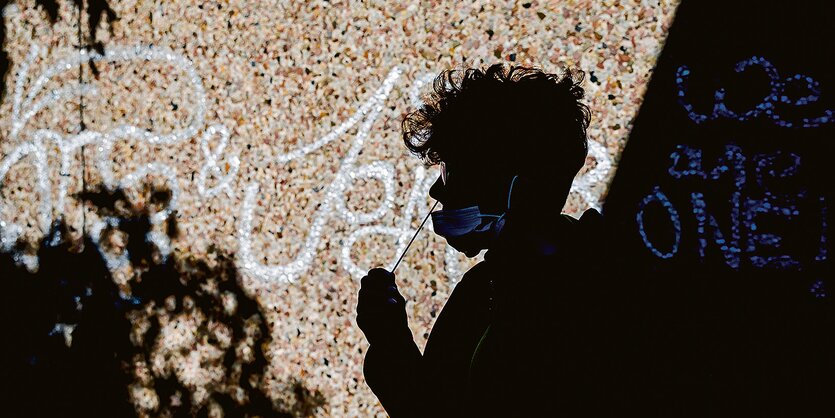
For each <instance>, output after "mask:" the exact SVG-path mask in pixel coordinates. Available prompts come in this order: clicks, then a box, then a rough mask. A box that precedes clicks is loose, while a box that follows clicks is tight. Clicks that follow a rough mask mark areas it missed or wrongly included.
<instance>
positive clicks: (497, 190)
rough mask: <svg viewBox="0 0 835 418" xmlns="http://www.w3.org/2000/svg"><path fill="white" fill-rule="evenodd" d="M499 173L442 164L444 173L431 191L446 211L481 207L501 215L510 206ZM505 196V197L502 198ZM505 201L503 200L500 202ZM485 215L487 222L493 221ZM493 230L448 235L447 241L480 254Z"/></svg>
mask: <svg viewBox="0 0 835 418" xmlns="http://www.w3.org/2000/svg"><path fill="white" fill-rule="evenodd" d="M500 183H501V182H499V181H497V180H496V178H495V176H489V175H473V170H468V171H464V170H461V169H459V170H458V171H455V173H454V174H452V172H451V171H450V170H449V166H448V165H446V164H443V165H442V168H441V175H439V176H438V179H437V180H436V181H435V183H434V184H433V185H432V187H431V188H430V190H429V196H430V197H432V198H434V199H435V200H437V201H438V202H439V203H441V205H442V210H443V211H450V210H455V209H462V208H467V207H472V206H477V207H479V209H480V212H481V213H482V214H497V215H498V214H501V213H502V212H504V211H505V208H506V193H507V190H505V187H504V186H502V185H501V184H500ZM499 197H501V199H499ZM499 200H502V202H498V201H499ZM490 220H492V219H490V218H484V219H483V221H490ZM488 235H490V231H489V230H488V231H485V232H478V233H468V234H464V235H461V236H445V238H446V240H447V243H448V244H449V245H450V246H452V247H453V248H455V249H456V250H458V251H460V252H462V253H464V254H465V255H466V256H467V257H470V258H472V257H475V256H477V255H478V254H479V253H480V252H481V250H483V249H485V243H486V242H487V241H489V239H487V240H485V238H486V236H488Z"/></svg>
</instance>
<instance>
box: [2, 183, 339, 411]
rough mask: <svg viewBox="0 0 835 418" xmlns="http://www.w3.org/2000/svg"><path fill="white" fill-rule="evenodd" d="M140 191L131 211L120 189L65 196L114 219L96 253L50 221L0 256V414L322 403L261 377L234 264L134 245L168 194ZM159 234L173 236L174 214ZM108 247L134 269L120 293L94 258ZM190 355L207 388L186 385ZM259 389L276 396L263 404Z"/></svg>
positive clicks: (294, 385)
mask: <svg viewBox="0 0 835 418" xmlns="http://www.w3.org/2000/svg"><path fill="white" fill-rule="evenodd" d="M144 195H145V197H146V199H143V201H145V202H148V204H147V206H145V207H142V208H140V207H135V206H133V205H132V204H131V203H130V202H129V201H128V199H127V198H126V196H125V194H124V193H123V192H122V191H121V190H115V191H112V192H111V191H106V190H98V191H92V192H86V193H80V194H78V195H76V196H75V197H76V198H77V199H79V200H82V201H84V202H86V203H87V204H90V205H91V206H92V207H93V208H94V209H95V211H96V212H97V213H98V214H99V215H100V216H110V217H113V218H115V219H117V222H115V226H113V227H109V228H108V229H106V230H104V231H103V232H102V234H101V239H100V245H101V246H100V247H97V246H96V245H95V244H94V242H93V241H92V239H91V238H90V237H89V236H88V235H85V236H84V237H83V239H82V240H81V242H71V241H70V240H68V239H67V238H66V237H68V236H69V235H70V234H69V233H68V232H69V231H68V230H67V226H66V225H65V224H63V223H56V224H55V225H54V227H53V228H52V231H51V233H50V234H49V235H47V236H46V237H45V238H44V240H43V241H42V242H41V243H40V245H39V246H37V248H35V246H34V245H31V244H27V243H24V242H18V244H17V248H15V249H14V251H12V252H11V253H0V271H2V272H3V274H2V276H3V282H2V285H3V287H4V288H3V290H2V292H0V293H2V296H0V297H1V298H2V302H1V303H0V304H1V305H2V309H3V315H2V323H0V329H2V330H3V337H4V338H3V339H4V341H5V343H4V345H5V346H6V354H5V355H3V356H2V362H3V365H2V369H3V370H4V384H6V386H7V387H8V389H6V390H3V391H0V392H2V395H0V396H2V397H3V399H2V406H0V408H2V409H3V413H4V415H6V414H8V416H30V417H34V416H38V417H40V416H49V417H53V416H85V417H93V416H107V417H117V416H118V417H127V416H137V415H152V416H170V417H192V416H197V417H203V416H218V414H217V413H218V412H221V411H222V413H223V416H224V417H256V416H270V417H275V416H278V417H307V416H313V415H314V414H315V413H316V412H317V411H318V410H319V408H320V407H321V406H323V405H324V403H325V399H324V397H323V395H322V394H321V393H319V392H318V391H310V390H308V389H307V388H306V387H305V386H304V385H303V384H302V382H301V381H299V380H297V379H295V380H292V381H290V382H283V383H282V382H276V381H273V380H272V379H270V378H269V377H268V376H265V370H266V367H267V365H268V364H269V361H268V359H267V357H266V356H265V350H266V349H267V347H268V346H269V344H270V342H271V341H272V339H271V337H270V332H269V328H268V326H267V323H266V320H265V318H264V315H263V312H262V311H261V309H260V307H259V305H258V303H257V301H256V300H255V299H254V298H252V297H250V296H248V295H247V294H246V292H245V291H244V289H243V288H242V287H241V284H240V282H241V276H240V274H239V272H238V270H237V269H236V267H235V265H234V262H233V258H232V257H231V256H230V255H226V254H222V253H219V252H217V251H216V250H210V254H209V259H207V260H201V259H195V258H193V257H183V258H181V257H179V256H178V255H177V254H176V253H172V254H171V255H170V256H168V257H162V256H161V255H160V253H159V251H158V250H157V248H156V247H155V246H154V245H153V244H151V243H150V242H148V241H146V238H145V237H146V234H147V233H148V232H149V231H150V228H151V223H150V219H149V210H148V208H150V207H154V206H156V205H163V206H164V205H165V204H166V203H167V201H168V199H169V198H170V192H168V191H166V190H151V189H149V188H146V190H145V192H144ZM166 229H167V233H168V235H169V236H170V237H172V238H174V237H176V235H177V226H176V223H175V219H174V217H173V215H172V217H171V218H169V219H168V221H167V225H166ZM112 246H116V247H122V248H124V249H126V250H127V251H128V260H129V262H130V266H131V267H132V270H133V274H132V277H131V278H130V279H129V280H128V281H127V283H126V284H124V285H121V286H120V285H119V284H117V282H116V281H114V278H113V276H112V275H111V272H110V270H108V268H107V264H106V260H105V258H103V255H102V251H108V252H113V251H114V248H112ZM115 251H116V252H118V251H119V249H118V248H117V249H115ZM26 253H29V254H32V253H36V255H37V257H38V260H39V261H38V264H39V268H38V270H37V272H34V273H32V272H30V271H29V270H27V269H26V267H23V266H22V263H20V262H19V261H20V257H21V255H22V254H26ZM163 329H166V331H165V332H162V330H163ZM166 334H171V335H174V337H173V338H172V337H171V336H170V335H166ZM178 338H179V340H178ZM194 356H197V357H199V358H200V360H199V368H200V370H201V373H207V375H208V376H209V377H208V378H207V379H206V380H208V383H195V382H194V381H193V380H192V379H193V378H192V377H190V375H189V373H191V372H190V371H189V370H187V369H188V366H187V364H188V363H189V361H187V359H193V358H194ZM267 387H272V388H276V387H278V388H285V389H284V390H285V392H286V393H283V394H280V397H281V399H271V398H270V397H269V396H267V394H266V390H265V388H267ZM273 390H274V389H273ZM134 405H136V406H134Z"/></svg>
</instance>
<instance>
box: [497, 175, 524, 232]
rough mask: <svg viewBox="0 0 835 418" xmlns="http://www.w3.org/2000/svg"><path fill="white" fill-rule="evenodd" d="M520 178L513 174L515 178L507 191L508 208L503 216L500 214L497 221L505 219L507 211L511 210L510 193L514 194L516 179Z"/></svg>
mask: <svg viewBox="0 0 835 418" xmlns="http://www.w3.org/2000/svg"><path fill="white" fill-rule="evenodd" d="M518 178H519V176H518V175H517V176H513V180H511V181H510V190H508V191H507V208H506V209H505V211H504V213H503V214H502V215H501V216H499V219H497V220H496V222H498V221H500V220H502V219H504V217H505V216H506V215H507V212H509V211H510V195H511V194H513V185H514V184H516V179H518Z"/></svg>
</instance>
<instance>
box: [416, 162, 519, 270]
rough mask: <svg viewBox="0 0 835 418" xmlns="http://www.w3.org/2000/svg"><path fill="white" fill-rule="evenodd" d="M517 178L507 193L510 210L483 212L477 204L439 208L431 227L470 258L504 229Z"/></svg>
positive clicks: (433, 215) (488, 245)
mask: <svg viewBox="0 0 835 418" xmlns="http://www.w3.org/2000/svg"><path fill="white" fill-rule="evenodd" d="M518 177H519V176H514V177H513V180H512V181H511V182H510V190H508V192H507V209H506V210H505V211H504V212H503V213H501V214H498V215H495V214H487V213H481V209H479V207H478V206H469V207H466V208H461V209H449V210H437V211H435V212H432V228H433V229H434V230H435V233H436V234H438V235H440V236H442V237H444V238H446V239H447V242H448V243H449V245H451V246H452V247H453V248H455V249H456V250H458V251H460V252H462V253H465V254H467V255H468V256H470V257H472V256H474V255H475V254H477V253H478V251H481V250H483V249H485V248H489V247H490V245H491V244H492V243H493V242H494V241H495V239H496V238H497V237H498V236H499V234H500V233H501V231H502V228H504V224H505V220H506V219H505V215H506V214H507V210H508V209H510V195H511V193H512V192H513V184H514V183H516V179H517V178H518ZM473 253H475V254H473ZM471 254H473V255H471Z"/></svg>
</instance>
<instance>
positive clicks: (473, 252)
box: [463, 250, 481, 258]
mask: <svg viewBox="0 0 835 418" xmlns="http://www.w3.org/2000/svg"><path fill="white" fill-rule="evenodd" d="M480 252H481V250H470V251H463V253H464V255H466V256H467V258H473V257H475V256H477V255H478V253H480Z"/></svg>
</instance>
